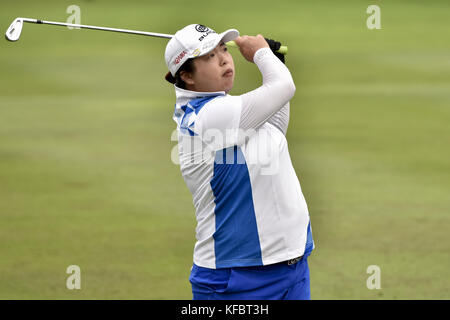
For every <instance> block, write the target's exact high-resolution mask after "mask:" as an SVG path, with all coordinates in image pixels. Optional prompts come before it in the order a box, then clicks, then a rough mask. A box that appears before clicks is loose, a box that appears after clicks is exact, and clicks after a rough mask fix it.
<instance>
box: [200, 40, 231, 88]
mask: <svg viewBox="0 0 450 320" xmlns="http://www.w3.org/2000/svg"><path fill="white" fill-rule="evenodd" d="M194 67H195V72H194V74H193V76H192V79H193V80H194V83H195V91H200V92H213V91H225V92H228V91H230V90H231V88H233V83H234V62H233V57H232V56H231V54H230V53H229V52H228V48H227V46H226V44H225V43H223V42H222V43H220V44H219V45H218V46H217V47H216V48H215V49H214V50H212V51H210V52H209V53H208V54H206V55H204V56H201V57H198V58H196V59H194Z"/></svg>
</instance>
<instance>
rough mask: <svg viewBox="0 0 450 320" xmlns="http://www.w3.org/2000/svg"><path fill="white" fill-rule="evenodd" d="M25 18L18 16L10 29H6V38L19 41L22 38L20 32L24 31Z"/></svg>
mask: <svg viewBox="0 0 450 320" xmlns="http://www.w3.org/2000/svg"><path fill="white" fill-rule="evenodd" d="M22 26H23V20H22V19H21V18H16V19H15V20H14V21H13V22H12V23H11V25H10V26H9V28H8V30H6V33H5V38H6V40H9V41H17V40H19V38H20V33H21V32H22Z"/></svg>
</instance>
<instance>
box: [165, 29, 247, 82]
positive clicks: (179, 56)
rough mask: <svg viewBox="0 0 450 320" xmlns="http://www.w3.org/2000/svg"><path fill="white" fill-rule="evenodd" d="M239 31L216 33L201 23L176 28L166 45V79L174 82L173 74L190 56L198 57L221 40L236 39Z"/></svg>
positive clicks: (229, 30) (230, 30) (231, 30)
mask: <svg viewBox="0 0 450 320" xmlns="http://www.w3.org/2000/svg"><path fill="white" fill-rule="evenodd" d="M238 36H239V31H237V30H236V29H228V30H227V31H225V32H222V33H216V32H215V31H214V30H213V29H211V28H208V27H205V26H204V25H201V24H190V25H188V26H186V27H184V28H183V29H181V30H178V31H177V32H176V33H175V35H174V36H173V38H172V39H170V41H169V43H168V44H167V46H166V52H165V58H166V65H167V68H169V73H168V74H167V75H166V80H167V81H169V82H171V83H175V78H174V76H175V74H176V72H177V71H178V69H180V67H181V66H182V65H183V63H185V62H186V61H187V60H188V59H190V58H195V57H200V56H203V55H205V54H207V53H208V52H210V51H211V50H213V49H214V48H215V47H216V46H217V45H218V44H219V43H220V42H221V41H223V42H228V41H231V40H234V39H236V38H237V37H238Z"/></svg>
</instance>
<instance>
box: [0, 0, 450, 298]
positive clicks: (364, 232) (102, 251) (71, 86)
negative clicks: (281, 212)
mask: <svg viewBox="0 0 450 320" xmlns="http://www.w3.org/2000/svg"><path fill="white" fill-rule="evenodd" d="M378 3H379V4H380V7H381V19H382V21H381V25H382V29H381V30H368V29H367V28H366V23H365V20H366V18H367V16H368V15H367V14H366V13H365V9H366V8H367V6H368V5H369V4H374V3H366V2H361V1H342V2H339V3H338V2H336V1H279V2H278V3H277V4H276V5H275V4H274V3H273V2H270V1H246V2H242V1H239V2H238V1H228V2H227V5H226V7H224V6H223V3H219V2H218V3H208V5H207V6H206V5H205V4H204V3H203V2H201V3H190V2H186V1H172V2H170V3H167V2H150V1H149V2H145V3H144V2H139V1H128V2H119V1H106V0H103V1H79V2H78V3H77V4H78V5H79V6H80V7H81V19H82V20H81V23H84V24H92V25H103V26H111V27H119V28H120V27H121V28H129V29H138V30H148V31H155V32H164V33H174V32H175V31H176V30H177V29H178V28H181V27H182V26H184V25H186V24H189V23H193V22H199V23H203V24H206V25H208V26H212V27H214V28H215V29H216V30H218V31H221V30H224V29H226V28H229V27H236V28H237V29H239V30H240V31H241V33H242V34H256V33H261V34H263V35H266V36H267V37H271V38H274V39H280V40H281V41H283V42H284V43H285V44H287V45H288V47H289V54H288V56H287V64H288V66H289V68H290V70H291V72H292V74H293V76H294V80H295V83H296V86H297V92H296V96H295V97H294V99H293V101H292V103H291V106H292V107H291V122H290V127H289V130H288V142H289V148H290V153H291V158H292V161H293V163H294V167H295V168H296V171H297V174H298V176H299V179H300V182H301V184H302V189H303V192H304V194H305V197H306V200H307V202H308V207H309V210H310V214H311V220H312V228H313V235H314V239H315V243H316V250H315V251H314V252H313V254H312V256H311V257H310V260H309V263H310V269H311V291H312V298H313V299H449V298H450V291H449V288H450V282H449V279H450V271H449V270H450V258H449V255H448V252H449V251H450V245H449V244H450V241H449V240H450V237H449V234H448V225H449V222H450V221H449V220H450V219H449V212H450V197H449V196H448V194H449V191H450V163H449V158H450V151H449V148H448V145H449V136H450V126H449V125H448V124H449V120H450V108H449V107H450V43H449V42H448V41H445V39H448V38H449V37H450V29H449V28H448V19H449V13H448V12H449V9H450V5H449V3H448V1H433V2H428V3H424V2H422V1H395V2H389V3H385V2H378ZM70 4H73V2H70V1H60V2H59V4H58V5H55V4H54V2H50V1H39V3H37V2H35V1H31V0H30V1H20V2H10V3H4V4H2V5H1V8H2V10H1V11H0V29H1V30H3V31H2V32H4V31H6V29H7V27H8V26H9V24H10V23H11V21H12V20H13V18H15V17H16V16H24V17H34V18H41V19H45V20H54V21H65V20H66V19H67V17H68V14H66V12H65V10H66V8H67V6H69V5H70ZM229 8H235V9H234V10H230V9H229ZM165 44H166V41H165V40H162V39H151V38H144V37H139V36H130V35H121V34H115V33H107V32H100V31H98V32H97V31H88V30H76V31H69V30H66V29H65V28H57V27H51V26H45V25H44V26H36V25H30V24H26V25H25V26H24V29H23V34H22V37H21V39H20V41H19V42H17V43H9V42H6V41H4V40H2V41H0V70H1V72H0V299H190V298H191V292H190V285H189V282H188V276H189V271H190V267H191V264H192V250H193V246H194V242H195V234H194V232H195V217H194V209H193V205H192V198H191V195H190V193H189V191H188V189H187V187H186V186H185V184H184V181H183V179H182V177H181V175H180V172H179V167H178V166H176V165H174V164H173V163H172V162H171V161H170V154H171V152H172V149H173V148H174V147H175V146H176V145H175V142H174V141H171V139H170V136H171V133H172V131H173V130H174V128H175V123H174V122H173V120H172V112H173V104H174V93H173V89H172V88H171V86H170V85H168V84H167V83H165V81H164V80H163V76H164V74H165V73H166V66H165V63H164V58H163V53H164V48H165ZM231 50H232V51H231V52H232V53H233V55H234V59H235V64H236V68H237V78H236V82H235V88H234V89H233V91H232V92H231V93H232V94H240V93H243V92H245V91H247V90H250V89H253V88H254V87H255V86H257V85H258V83H260V75H259V73H258V72H257V69H256V67H255V66H254V65H251V64H249V63H246V62H245V61H244V59H243V58H242V57H241V56H240V54H239V52H238V51H237V50H236V49H231ZM71 264H76V265H79V266H80V267H81V272H82V282H81V285H82V289H81V290H73V291H70V290H67V289H66V286H65V283H66V279H67V277H68V275H67V274H66V273H65V271H66V268H67V267H68V266H69V265H71ZM372 264H375V265H378V266H380V268H381V287H382V289H380V290H368V289H367V287H366V279H367V278H368V276H369V275H368V274H366V269H367V267H368V266H369V265H372Z"/></svg>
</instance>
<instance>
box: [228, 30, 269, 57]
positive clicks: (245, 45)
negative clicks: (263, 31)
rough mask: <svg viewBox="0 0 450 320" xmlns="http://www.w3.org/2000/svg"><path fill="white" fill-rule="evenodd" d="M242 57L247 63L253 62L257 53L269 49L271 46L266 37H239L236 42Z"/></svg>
mask: <svg viewBox="0 0 450 320" xmlns="http://www.w3.org/2000/svg"><path fill="white" fill-rule="evenodd" d="M234 41H235V42H236V44H237V45H238V47H239V50H240V51H241V53H242V55H243V56H244V58H245V59H246V60H247V61H250V62H253V57H254V56H255V53H256V51H258V50H259V49H261V48H269V44H268V43H267V41H266V40H265V39H264V37H263V36H262V35H260V34H258V35H257V36H256V37H252V36H242V37H237V38H236V39H235V40H234Z"/></svg>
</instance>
